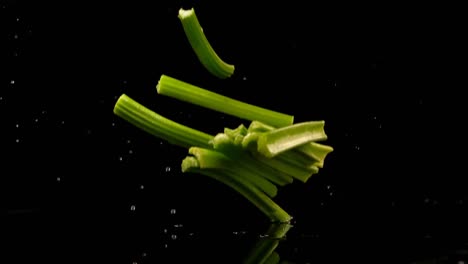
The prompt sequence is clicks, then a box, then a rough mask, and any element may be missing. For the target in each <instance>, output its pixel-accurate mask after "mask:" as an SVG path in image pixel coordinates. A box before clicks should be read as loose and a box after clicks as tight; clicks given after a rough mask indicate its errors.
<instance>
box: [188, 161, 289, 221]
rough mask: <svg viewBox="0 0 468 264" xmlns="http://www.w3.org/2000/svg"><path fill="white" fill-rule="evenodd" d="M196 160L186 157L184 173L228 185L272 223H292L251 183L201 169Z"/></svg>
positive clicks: (276, 205)
mask: <svg viewBox="0 0 468 264" xmlns="http://www.w3.org/2000/svg"><path fill="white" fill-rule="evenodd" d="M195 160H196V158H195V157H186V158H185V159H184V160H183V161H182V170H183V172H192V173H195V174H202V175H206V176H208V177H210V178H213V179H215V180H217V181H220V182H222V183H224V184H226V185H227V186H229V187H231V188H232V189H234V190H236V191H237V192H238V193H239V194H241V195H242V196H244V197H245V198H246V199H247V200H249V201H250V202H251V203H253V204H254V205H255V206H256V207H257V208H258V209H259V210H260V211H262V212H263V213H264V214H265V215H266V216H267V217H268V218H269V219H270V220H271V221H272V222H281V223H286V222H289V221H291V219H292V217H291V216H290V215H289V214H288V213H287V212H286V211H284V210H283V209H282V208H281V207H280V206H279V205H278V204H276V203H275V202H274V201H273V200H272V199H271V198H270V197H268V196H267V195H266V194H265V193H264V192H262V191H260V190H259V189H258V188H257V187H256V186H254V185H253V184H252V183H250V182H249V181H247V180H245V179H242V178H239V177H233V176H232V175H230V174H227V173H226V172H225V171H223V170H211V169H200V168H199V167H197V165H198V163H197V162H196V161H195Z"/></svg>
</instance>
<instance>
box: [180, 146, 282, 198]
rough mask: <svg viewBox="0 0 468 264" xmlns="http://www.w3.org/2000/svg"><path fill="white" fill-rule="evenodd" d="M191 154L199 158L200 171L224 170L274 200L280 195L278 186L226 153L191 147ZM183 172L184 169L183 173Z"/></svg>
mask: <svg viewBox="0 0 468 264" xmlns="http://www.w3.org/2000/svg"><path fill="white" fill-rule="evenodd" d="M189 154H192V155H193V156H195V157H196V158H197V161H198V164H199V168H200V169H216V170H222V171H223V172H224V173H226V174H229V175H230V176H232V177H239V178H242V179H245V180H247V181H249V182H250V183H252V184H253V185H255V186H256V187H258V188H259V189H260V190H262V191H263V192H265V193H266V194H267V195H268V196H270V197H272V198H273V197H275V196H276V194H277V193H278V188H277V187H276V185H274V184H273V183H271V182H269V181H268V180H267V179H266V178H264V177H262V176H261V175H259V174H257V172H256V171H251V170H248V169H244V167H243V166H238V164H237V162H236V161H234V160H232V159H231V158H230V157H228V156H227V155H225V153H222V152H218V151H216V150H212V149H206V148H199V147H191V148H190V149H189ZM183 170H184V168H182V171H183Z"/></svg>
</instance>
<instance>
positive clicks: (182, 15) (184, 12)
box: [178, 8, 194, 19]
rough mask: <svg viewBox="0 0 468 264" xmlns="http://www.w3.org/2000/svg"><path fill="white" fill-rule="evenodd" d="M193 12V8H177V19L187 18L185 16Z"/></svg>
mask: <svg viewBox="0 0 468 264" xmlns="http://www.w3.org/2000/svg"><path fill="white" fill-rule="evenodd" d="M193 13H194V11H193V8H191V9H183V8H181V9H179V15H178V17H179V19H185V18H187V17H189V16H191V15H193Z"/></svg>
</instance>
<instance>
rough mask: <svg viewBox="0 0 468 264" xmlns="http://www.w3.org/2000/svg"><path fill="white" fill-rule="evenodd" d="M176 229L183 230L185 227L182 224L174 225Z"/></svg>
mask: <svg viewBox="0 0 468 264" xmlns="http://www.w3.org/2000/svg"><path fill="white" fill-rule="evenodd" d="M174 227H175V228H181V227H183V225H182V224H176V225H174Z"/></svg>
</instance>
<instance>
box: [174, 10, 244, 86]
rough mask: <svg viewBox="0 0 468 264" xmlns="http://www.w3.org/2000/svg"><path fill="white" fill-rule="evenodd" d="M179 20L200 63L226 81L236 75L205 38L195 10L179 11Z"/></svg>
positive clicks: (232, 67)
mask: <svg viewBox="0 0 468 264" xmlns="http://www.w3.org/2000/svg"><path fill="white" fill-rule="evenodd" d="M178 18H179V19H180V21H181V23H182V27H183V28H184V32H185V35H186V36H187V39H188V41H189V43H190V45H191V46H192V49H193V50H194V51H195V54H196V55H197V57H198V59H199V61H200V62H201V64H203V66H204V67H205V68H206V69H207V70H208V71H209V72H210V73H211V74H213V75H214V76H216V77H218V78H221V79H225V78H228V77H230V76H231V75H232V74H233V73H234V68H235V67H234V65H232V64H228V63H226V62H224V61H223V60H221V58H220V57H219V56H218V54H216V52H215V51H214V49H213V47H212V46H211V44H210V42H208V39H207V38H206V36H205V33H204V32H203V29H202V27H201V26H200V22H199V21H198V18H197V15H196V14H195V10H194V9H193V8H191V9H189V10H185V9H183V8H181V9H179V14H178Z"/></svg>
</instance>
